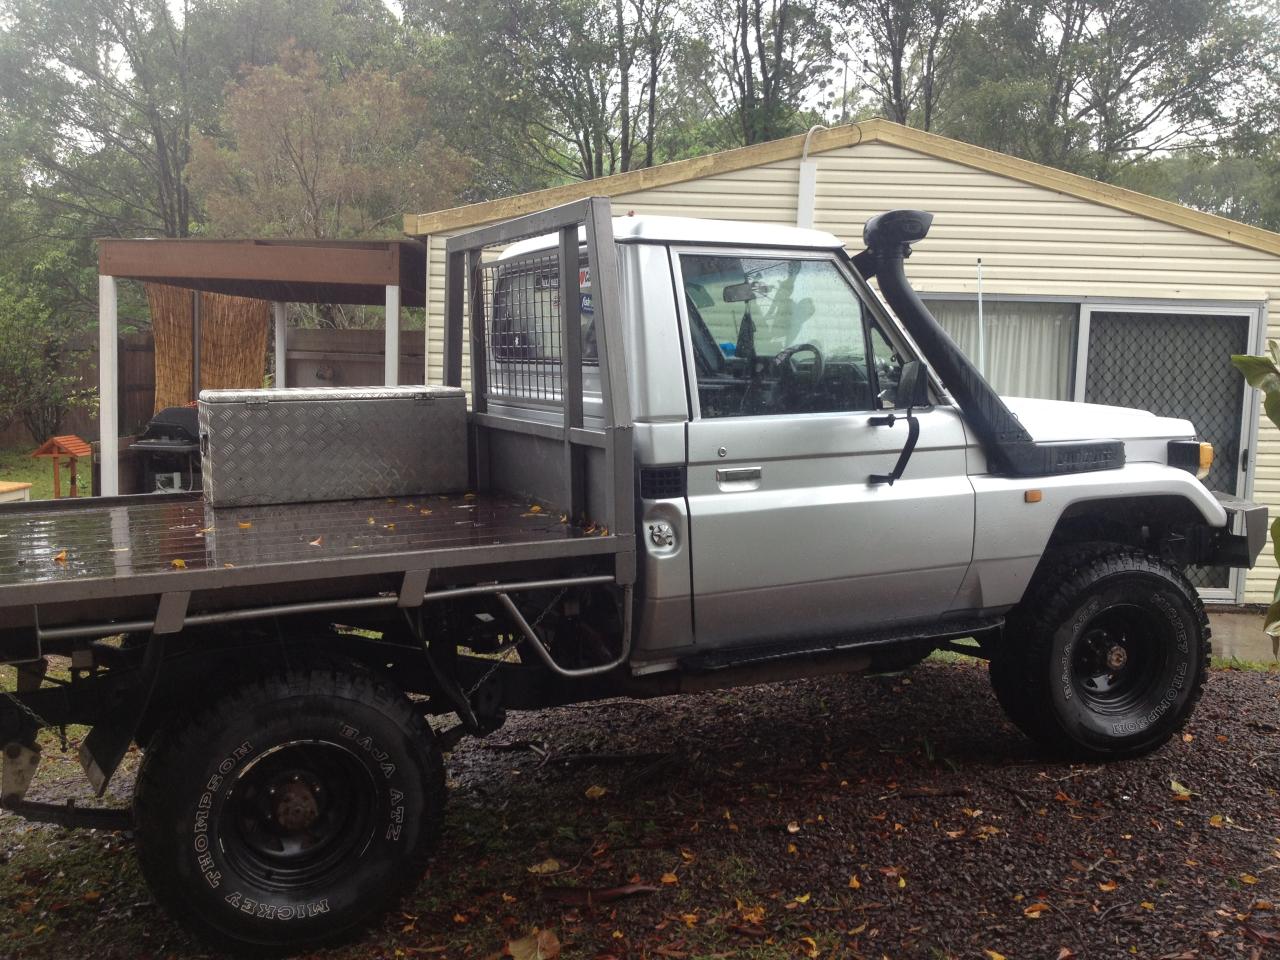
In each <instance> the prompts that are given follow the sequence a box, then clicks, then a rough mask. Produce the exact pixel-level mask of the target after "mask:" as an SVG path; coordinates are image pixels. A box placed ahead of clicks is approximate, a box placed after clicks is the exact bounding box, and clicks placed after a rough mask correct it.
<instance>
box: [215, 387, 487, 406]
mask: <svg viewBox="0 0 1280 960" xmlns="http://www.w3.org/2000/svg"><path fill="white" fill-rule="evenodd" d="M463 396H465V393H464V392H463V390H462V388H461V387H438V386H430V385H422V384H419V385H417V386H405V387H282V388H280V389H278V390H266V389H252V390H201V391H200V402H201V403H264V402H265V403H284V402H292V401H295V400H342V401H348V402H349V401H351V400H443V399H450V398H453V397H463Z"/></svg>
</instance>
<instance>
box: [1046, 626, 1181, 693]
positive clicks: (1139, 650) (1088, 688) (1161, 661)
mask: <svg viewBox="0 0 1280 960" xmlns="http://www.w3.org/2000/svg"><path fill="white" fill-rule="evenodd" d="M1164 634H1165V631H1162V630H1161V625H1160V622H1159V621H1158V620H1157V619H1156V618H1155V617H1154V616H1153V614H1152V613H1151V611H1149V610H1144V609H1143V608H1142V607H1139V606H1136V605H1132V604H1117V605H1115V606H1111V607H1108V608H1107V609H1105V610H1103V611H1102V612H1100V613H1098V614H1097V615H1096V616H1094V617H1093V618H1092V619H1091V620H1090V621H1089V622H1088V623H1087V624H1086V625H1085V628H1084V630H1083V631H1082V632H1081V634H1080V637H1079V639H1078V640H1077V641H1076V644H1075V648H1074V650H1073V651H1072V656H1071V684H1072V688H1073V689H1074V690H1075V691H1076V693H1077V694H1078V695H1079V697H1080V699H1081V700H1083V701H1084V702H1086V703H1088V704H1089V705H1090V706H1091V707H1092V708H1094V709H1095V710H1099V711H1101V712H1104V713H1117V714H1118V713H1125V712H1127V711H1129V710H1131V709H1132V708H1133V707H1134V705H1135V704H1138V703H1140V702H1141V701H1142V700H1143V699H1144V698H1145V697H1146V696H1147V695H1148V694H1149V693H1150V692H1151V690H1152V688H1153V687H1155V685H1156V682H1157V681H1158V680H1159V678H1160V677H1161V676H1162V675H1163V674H1164V671H1165V667H1166V664H1167V661H1168V658H1169V650H1170V642H1167V641H1171V638H1169V637H1166V636H1165V635H1164Z"/></svg>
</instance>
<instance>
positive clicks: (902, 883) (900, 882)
mask: <svg viewBox="0 0 1280 960" xmlns="http://www.w3.org/2000/svg"><path fill="white" fill-rule="evenodd" d="M906 886H907V878H906V877H899V878H898V889H899V890H903V889H905V888H906Z"/></svg>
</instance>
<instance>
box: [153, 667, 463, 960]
mask: <svg viewBox="0 0 1280 960" xmlns="http://www.w3.org/2000/svg"><path fill="white" fill-rule="evenodd" d="M444 799H445V791H444V771H443V763H442V760H441V756H440V752H439V750H438V748H437V747H436V744H435V741H434V738H433V737H432V735H431V731H430V728H429V727H428V726H427V724H426V722H425V720H424V719H423V717H422V715H421V713H420V712H419V711H417V710H415V709H414V707H413V705H412V704H411V703H410V702H409V700H408V699H407V698H406V697H405V696H404V695H403V694H402V693H401V692H400V691H399V690H397V689H395V688H394V687H392V686H391V685H389V684H387V683H385V682H383V681H381V680H379V679H377V678H375V677H374V676H373V675H372V674H371V673H369V672H368V671H367V670H365V669H363V668H361V667H358V666H356V665H355V664H346V663H340V664H336V665H334V664H326V665H323V666H320V665H313V666H307V667H295V668H293V669H290V670H287V671H283V672H279V673H275V674H272V675H267V676H263V677H257V678H253V679H250V680H247V681H245V682H244V683H242V684H240V685H238V686H235V687H234V688H233V689H231V690H230V691H229V692H228V693H226V694H225V695H223V696H222V697H220V698H216V699H214V700H213V701H212V702H211V703H209V704H208V705H207V707H205V708H203V709H199V710H196V711H193V712H191V713H189V714H188V715H186V716H185V717H183V718H181V719H178V720H175V721H172V722H171V723H169V724H167V725H166V727H165V728H163V729H161V730H160V732H159V733H158V734H157V736H156V738H155V740H154V741H153V743H152V746H151V749H149V750H148V751H147V753H146V755H145V757H144V759H143V763H142V768H141V770H140V771H139V773H138V783H137V788H136V791H135V794H134V818H135V823H136V829H137V843H138V858H139V860H140V862H141V865H142V871H143V874H144V876H145V877H146V880H147V883H148V885H149V886H150V888H151V891H152V893H153V894H154V895H155V897H156V899H157V900H158V901H159V902H160V903H161V905H162V906H164V907H165V908H166V909H167V910H168V911H169V913H170V914H171V915H172V916H173V917H174V918H176V919H177V920H178V921H180V922H181V923H182V924H183V925H184V926H186V927H187V928H188V929H190V930H191V931H192V932H193V933H195V934H196V935H197V936H199V937H201V938H202V939H204V940H207V941H208V942H210V943H212V944H214V945H217V946H219V947H223V948H230V949H234V950H238V951H241V952H244V951H249V952H268V953H279V952H284V951H285V950H286V949H288V950H290V951H295V950H300V949H303V948H310V947H313V946H315V945H317V944H321V943H327V942H330V941H333V940H337V939H342V938H344V937H346V936H348V935H350V934H352V933H354V932H356V931H357V930H359V929H360V927H361V926H363V925H364V924H365V923H366V922H367V921H369V920H370V919H372V918H373V917H375V916H376V915H377V914H379V913H380V912H381V911H383V910H384V909H386V908H387V907H389V906H390V905H392V904H393V903H394V902H395V901H396V900H397V899H398V898H399V897H400V896H401V895H402V894H403V893H405V892H406V890H407V889H409V888H412V887H413V886H414V885H415V884H416V883H417V882H418V880H419V879H420V878H421V876H422V874H423V871H424V869H425V867H426V863H427V859H428V857H429V855H430V853H431V851H432V850H433V848H434V846H435V843H436V840H437V837H438V834H439V830H440V826H441V820H442V816H443V808H444Z"/></svg>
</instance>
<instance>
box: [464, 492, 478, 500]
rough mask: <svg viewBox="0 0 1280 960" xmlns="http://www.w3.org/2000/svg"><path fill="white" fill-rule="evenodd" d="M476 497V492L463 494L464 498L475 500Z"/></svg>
mask: <svg viewBox="0 0 1280 960" xmlns="http://www.w3.org/2000/svg"><path fill="white" fill-rule="evenodd" d="M475 498H476V495H475V494H474V493H464V494H463V495H462V499H463V500H474V499H475Z"/></svg>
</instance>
